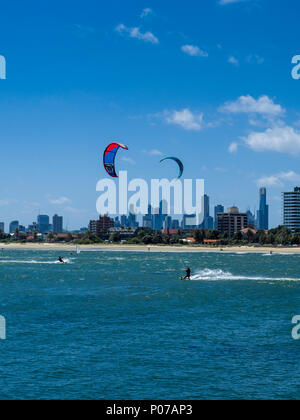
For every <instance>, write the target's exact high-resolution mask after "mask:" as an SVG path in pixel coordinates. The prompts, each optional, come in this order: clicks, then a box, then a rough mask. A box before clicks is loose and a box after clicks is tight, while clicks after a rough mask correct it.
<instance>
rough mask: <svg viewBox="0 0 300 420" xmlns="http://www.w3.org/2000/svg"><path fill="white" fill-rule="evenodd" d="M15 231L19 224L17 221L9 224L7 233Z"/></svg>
mask: <svg viewBox="0 0 300 420" xmlns="http://www.w3.org/2000/svg"><path fill="white" fill-rule="evenodd" d="M17 229H19V222H18V220H14V221H13V222H11V223H10V224H9V233H15V231H16V230H17Z"/></svg>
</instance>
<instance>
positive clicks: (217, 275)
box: [191, 268, 300, 281]
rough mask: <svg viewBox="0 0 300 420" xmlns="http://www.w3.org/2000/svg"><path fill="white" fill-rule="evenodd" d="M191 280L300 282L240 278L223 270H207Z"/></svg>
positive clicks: (287, 278) (276, 278)
mask: <svg viewBox="0 0 300 420" xmlns="http://www.w3.org/2000/svg"><path fill="white" fill-rule="evenodd" d="M191 280H194V281H195V280H196V281H197V280H198V281H204V280H205V281H216V280H255V281H300V279H297V278H290V277H265V276H240V275H234V274H232V273H230V272H226V271H223V270H211V269H209V268H206V269H205V270H201V271H199V272H198V273H197V274H195V275H194V276H192V277H191Z"/></svg>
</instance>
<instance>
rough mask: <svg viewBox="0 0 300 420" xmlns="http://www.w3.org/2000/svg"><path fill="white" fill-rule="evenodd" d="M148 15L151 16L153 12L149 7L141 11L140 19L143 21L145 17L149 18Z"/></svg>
mask: <svg viewBox="0 0 300 420" xmlns="http://www.w3.org/2000/svg"><path fill="white" fill-rule="evenodd" d="M149 15H153V10H152V9H151V8H150V7H146V8H145V9H144V10H143V11H142V14H141V18H142V19H143V18H145V17H147V16H149Z"/></svg>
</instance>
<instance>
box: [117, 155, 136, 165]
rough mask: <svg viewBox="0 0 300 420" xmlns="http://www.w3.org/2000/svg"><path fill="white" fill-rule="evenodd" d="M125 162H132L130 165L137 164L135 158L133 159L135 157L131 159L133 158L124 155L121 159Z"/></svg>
mask: <svg viewBox="0 0 300 420" xmlns="http://www.w3.org/2000/svg"><path fill="white" fill-rule="evenodd" d="M121 160H122V161H123V162H127V163H130V165H135V164H136V161H135V160H133V159H131V158H129V157H122V159H121Z"/></svg>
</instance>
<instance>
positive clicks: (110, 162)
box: [103, 143, 128, 178]
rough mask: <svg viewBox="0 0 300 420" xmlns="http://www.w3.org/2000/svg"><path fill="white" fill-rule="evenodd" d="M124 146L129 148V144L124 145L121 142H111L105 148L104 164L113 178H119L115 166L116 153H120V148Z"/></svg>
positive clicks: (125, 148)
mask: <svg viewBox="0 0 300 420" xmlns="http://www.w3.org/2000/svg"><path fill="white" fill-rule="evenodd" d="M120 148H122V149H124V150H128V147H127V146H124V145H123V144H120V143H111V144H110V145H109V146H107V148H106V149H105V152H104V155H103V165H104V168H105V170H106V172H107V173H108V175H109V176H111V177H112V178H118V175H117V172H116V167H115V159H116V155H117V153H118V150H119V149H120Z"/></svg>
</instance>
